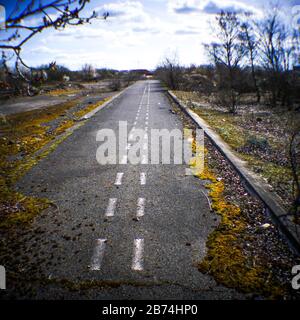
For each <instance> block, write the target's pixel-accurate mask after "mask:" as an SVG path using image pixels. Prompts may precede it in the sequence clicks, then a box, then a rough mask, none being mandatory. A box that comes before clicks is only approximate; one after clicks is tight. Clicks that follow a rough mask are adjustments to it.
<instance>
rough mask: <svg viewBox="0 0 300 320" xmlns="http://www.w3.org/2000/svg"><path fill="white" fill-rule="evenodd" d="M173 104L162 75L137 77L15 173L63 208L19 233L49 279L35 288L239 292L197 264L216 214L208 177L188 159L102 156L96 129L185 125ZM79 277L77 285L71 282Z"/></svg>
mask: <svg viewBox="0 0 300 320" xmlns="http://www.w3.org/2000/svg"><path fill="white" fill-rule="evenodd" d="M170 109H171V105H170V103H169V101H168V98H167V97H166V96H165V94H164V92H163V89H162V87H161V85H160V83H159V82H157V81H154V80H151V81H140V82H137V83H136V84H134V85H133V86H131V87H130V88H129V89H127V90H126V91H125V92H124V93H123V94H122V95H121V96H120V97H119V98H117V99H116V100H115V101H114V102H113V103H112V104H111V105H110V106H109V107H107V108H104V109H103V110H100V111H99V112H98V113H97V114H96V115H94V116H93V117H92V118H91V119H90V120H89V121H87V122H86V123H85V124H84V125H83V126H82V127H80V128H79V129H77V130H75V131H74V133H73V134H72V135H71V136H69V137H68V138H67V139H66V140H65V141H64V142H63V143H61V144H60V145H59V146H58V147H57V149H56V150H55V151H54V152H52V153H51V154H50V155H49V156H48V157H47V158H45V159H43V160H42V161H41V162H40V163H39V164H38V165H37V166H35V167H34V168H33V169H32V170H31V171H30V172H29V173H28V174H27V175H26V176H25V177H24V178H23V179H22V180H21V181H20V182H19V184H18V188H19V190H21V191H22V192H24V193H26V194H31V195H35V196H39V197H46V198H48V199H50V200H52V201H54V202H55V203H56V204H57V205H58V208H59V210H58V209H54V208H51V209H49V210H47V211H46V212H45V213H44V214H42V215H41V216H39V217H38V218H37V219H36V220H35V221H34V223H33V225H32V229H33V230H34V229H35V230H37V229H38V230H42V231H41V232H40V236H39V237H38V238H36V237H33V236H32V235H31V234H30V233H29V234H26V236H24V239H22V242H23V244H24V246H25V249H24V252H25V253H26V254H27V255H28V256H29V261H30V265H31V266H32V265H35V267H36V269H37V271H36V272H37V274H38V275H39V278H41V279H48V280H49V281H48V282H47V281H45V282H42V283H39V284H37V288H36V289H37V292H36V298H45V299H47V298H51V299H61V298H69V299H76V298H84V299H233V298H241V297H242V296H241V295H240V294H238V293H237V292H236V291H234V290H231V289H227V288H224V287H222V286H219V285H218V284H217V283H216V282H215V281H214V279H213V278H212V277H210V276H208V275H204V274H202V273H200V272H199V271H198V269H197V263H198V262H199V261H201V259H202V258H203V257H204V256H205V250H206V249H205V248H206V247H205V243H206V240H207V237H208V235H209V234H210V233H211V232H212V231H213V229H214V228H215V227H216V226H217V224H218V217H217V215H215V214H214V213H211V212H210V211H209V206H208V203H207V199H206V198H205V196H204V195H203V193H202V191H201V190H204V186H203V184H202V182H201V181H200V180H199V179H196V178H194V177H193V176H186V175H185V169H186V165H174V164H169V165H163V164H157V165H152V164H138V165H132V164H115V165H100V164H99V163H98V162H97V160H96V152H97V148H98V147H99V146H100V145H101V143H100V142H97V141H96V135H97V132H98V130H100V129H104V128H109V129H113V130H114V131H115V132H118V124H119V121H127V122H128V129H129V131H130V130H131V129H132V128H133V127H134V128H136V129H138V128H141V129H147V130H148V132H150V130H151V129H153V128H155V129H163V128H164V129H169V130H171V129H174V128H178V129H182V122H181V120H180V118H179V116H178V115H176V114H174V113H172V112H170ZM124 161H125V160H124ZM26 268H27V266H26V264H25V265H24V270H25V271H23V272H33V271H30V270H31V269H29V268H27V269H26ZM26 270H27V271H26ZM51 280H53V282H52V281H51ZM90 280H94V285H88V284H91V282H90ZM78 283H79V284H82V286H80V290H71V289H74V286H76V284H78ZM85 283H86V284H87V285H86V286H84V285H83V284H85Z"/></svg>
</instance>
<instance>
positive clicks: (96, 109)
mask: <svg viewBox="0 0 300 320" xmlns="http://www.w3.org/2000/svg"><path fill="white" fill-rule="evenodd" d="M135 84H136V82H134V83H133V84H131V85H130V86H128V87H126V88H125V89H123V90H122V91H120V92H119V93H117V94H116V95H114V96H112V97H111V98H110V99H109V100H108V101H106V102H104V103H103V104H101V105H100V106H99V107H97V108H95V109H94V110H92V111H90V112H88V113H87V114H85V115H84V116H83V117H81V118H80V119H79V121H82V120H88V119H90V118H91V117H93V116H94V115H95V114H96V113H97V112H98V111H100V110H101V109H104V108H105V107H107V106H108V105H109V104H110V103H112V102H113V101H114V100H116V99H117V98H119V97H120V96H121V95H122V94H123V93H124V92H125V91H127V90H128V89H130V88H131V87H132V86H133V85H135Z"/></svg>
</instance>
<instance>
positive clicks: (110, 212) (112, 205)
mask: <svg viewBox="0 0 300 320" xmlns="http://www.w3.org/2000/svg"><path fill="white" fill-rule="evenodd" d="M117 200H118V199H117V198H110V199H109V200H108V206H107V208H106V212H105V215H106V216H107V217H113V216H114V214H115V209H116V205H117Z"/></svg>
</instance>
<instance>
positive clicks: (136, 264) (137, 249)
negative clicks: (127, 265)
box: [132, 239, 144, 271]
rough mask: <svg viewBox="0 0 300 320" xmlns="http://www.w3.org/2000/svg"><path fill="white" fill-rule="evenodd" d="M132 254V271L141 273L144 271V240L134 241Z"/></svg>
mask: <svg viewBox="0 0 300 320" xmlns="http://www.w3.org/2000/svg"><path fill="white" fill-rule="evenodd" d="M133 245H134V252H133V259H132V270H135V271H142V270H143V269H144V258H143V253H144V239H134V243H133Z"/></svg>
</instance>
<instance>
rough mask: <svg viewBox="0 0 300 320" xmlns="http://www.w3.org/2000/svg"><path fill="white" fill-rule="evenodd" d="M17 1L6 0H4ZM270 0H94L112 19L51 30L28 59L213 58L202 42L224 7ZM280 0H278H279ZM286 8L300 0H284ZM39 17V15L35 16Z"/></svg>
mask: <svg viewBox="0 0 300 320" xmlns="http://www.w3.org/2000/svg"><path fill="white" fill-rule="evenodd" d="M4 2H6V4H8V3H9V4H10V6H11V5H12V2H13V1H9V2H7V1H1V0H0V4H1V3H2V4H4ZM269 2H270V1H269V0H254V1H248V0H166V1H164V0H151V1H150V0H149V1H148V0H146V1H138V0H110V1H102V0H91V2H90V4H89V5H88V7H87V8H86V10H85V11H86V14H88V12H91V11H92V10H95V11H96V12H99V14H102V13H103V12H105V11H108V12H109V13H110V17H109V18H108V19H107V20H106V21H103V20H100V19H99V20H95V21H93V23H92V24H90V25H84V26H80V27H68V28H66V29H65V30H63V31H55V30H46V31H44V32H43V33H42V34H39V35H38V36H36V37H35V38H33V39H32V40H31V41H30V42H28V43H27V44H26V46H25V47H24V52H23V57H24V60H25V61H26V62H27V63H28V64H30V65H32V66H37V65H40V64H43V63H49V62H50V61H56V62H57V63H59V64H63V65H65V66H66V67H68V68H71V69H79V68H80V67H81V66H82V65H83V64H84V63H91V64H93V65H94V66H95V67H99V68H100V67H107V68H116V69H132V68H148V69H152V68H155V66H156V65H157V64H158V63H159V61H160V60H161V59H162V58H163V57H164V56H165V55H168V54H170V53H174V52H176V55H177V56H178V59H179V60H180V62H181V63H183V64H185V65H189V64H191V63H195V64H201V63H206V62H207V56H206V54H205V51H204V49H203V46H202V44H203V43H208V42H210V41H211V40H212V35H211V32H210V23H211V22H212V21H214V19H215V18H214V17H215V14H216V13H218V12H220V10H222V9H223V10H226V9H227V10H230V11H236V12H244V11H248V12H252V13H254V14H256V15H258V16H260V15H262V14H263V13H264V12H265V7H266V6H267V5H268V3H269ZM277 2H278V1H277ZM279 2H281V3H282V10H283V11H284V12H286V15H287V16H290V15H291V7H292V6H295V5H300V0H290V1H289V0H279ZM31 22H32V23H34V21H31Z"/></svg>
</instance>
